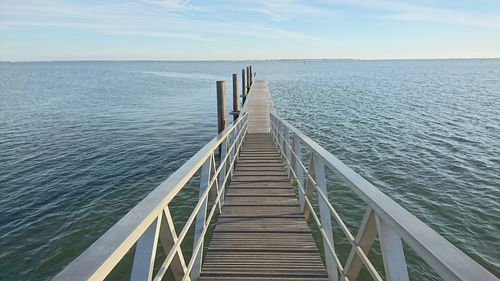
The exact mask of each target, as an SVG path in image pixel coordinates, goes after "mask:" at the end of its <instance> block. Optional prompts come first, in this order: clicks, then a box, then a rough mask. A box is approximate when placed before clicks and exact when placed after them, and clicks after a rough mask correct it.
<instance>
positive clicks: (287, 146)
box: [284, 126, 291, 178]
mask: <svg viewBox="0 0 500 281" xmlns="http://www.w3.org/2000/svg"><path fill="white" fill-rule="evenodd" d="M284 133H285V141H284V144H285V155H286V158H287V159H288V161H290V155H291V150H290V131H289V130H288V126H285V131H284ZM288 161H285V165H286V174H287V176H288V178H290V176H291V173H290V169H291V167H290V163H289V162H288Z"/></svg>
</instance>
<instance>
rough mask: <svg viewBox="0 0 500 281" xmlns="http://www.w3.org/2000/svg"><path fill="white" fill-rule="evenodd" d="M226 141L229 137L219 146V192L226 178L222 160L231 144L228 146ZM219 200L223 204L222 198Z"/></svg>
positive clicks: (225, 169) (225, 166)
mask: <svg viewBox="0 0 500 281" xmlns="http://www.w3.org/2000/svg"><path fill="white" fill-rule="evenodd" d="M228 141H229V136H227V137H226V139H225V140H224V141H223V142H222V144H221V153H220V164H219V165H220V167H221V170H220V174H219V186H218V188H219V192H221V189H223V188H224V187H223V186H222V183H223V182H224V179H225V177H226V171H227V168H228V164H227V160H226V162H224V163H222V161H223V160H224V158H226V155H227V149H228V147H230V146H231V144H228ZM214 169H215V167H214ZM212 194H213V193H212ZM220 200H221V202H222V203H224V196H221V198H220Z"/></svg>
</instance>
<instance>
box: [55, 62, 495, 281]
mask: <svg viewBox="0 0 500 281" xmlns="http://www.w3.org/2000/svg"><path fill="white" fill-rule="evenodd" d="M251 73H252V72H251V67H247V68H246V71H245V69H243V70H242V85H241V86H242V98H243V100H246V102H245V104H244V106H243V108H242V109H241V110H238V104H237V103H233V112H232V113H233V114H234V116H235V117H234V121H233V123H232V124H230V125H229V126H227V127H226V119H225V117H226V113H225V112H224V109H225V101H224V97H225V81H217V97H218V100H219V101H220V103H219V105H218V111H219V122H218V124H219V134H218V135H217V137H215V138H214V139H212V140H211V141H210V142H209V143H208V144H206V145H205V146H204V147H203V148H202V149H200V151H198V152H197V153H196V154H195V155H194V156H193V157H192V158H190V159H189V160H188V161H187V162H186V163H185V164H184V165H182V166H181V167H180V168H179V169H178V170H176V171H175V172H174V173H173V174H172V175H170V176H169V177H168V178H167V179H166V180H165V181H163V182H162V183H161V184H160V185H159V186H158V187H157V188H156V189H154V190H153V191H152V192H151V193H150V194H149V195H147V196H146V197H145V198H144V199H143V200H142V201H141V202H140V203H139V204H138V205H137V206H135V207H134V208H133V209H132V210H131V211H130V212H129V213H127V214H126V215H125V216H124V217H123V218H121V219H120V220H119V221H118V222H117V223H116V224H115V225H114V226H113V227H111V228H110V229H109V230H108V231H107V232H106V233H105V234H104V235H102V236H101V237H100V238H99V239H98V240H97V241H96V242H95V243H94V244H92V245H91V246H90V247H89V248H88V249H87V250H85V251H84V252H83V253H82V254H81V255H80V256H79V257H78V258H76V259H75V260H74V261H73V262H72V263H71V264H69V265H68V266H67V267H66V268H65V269H64V270H63V271H62V272H60V273H59V274H58V275H57V276H55V278H54V280H62V281H65V280H77V281H84V280H104V279H105V278H106V277H107V276H108V275H109V274H110V273H111V272H112V270H113V269H114V268H115V267H116V265H117V264H119V263H120V262H121V261H122V260H123V259H124V257H125V256H126V254H127V253H129V252H131V251H132V250H133V253H134V256H133V265H132V267H131V268H130V270H131V273H130V276H131V278H130V279H131V280H138V281H142V280H155V281H161V280H164V279H165V278H164V277H166V274H167V273H169V272H170V274H171V275H172V277H173V279H174V280H176V281H196V280H202V281H216V280H236V281H238V280H247V281H248V280H289V281H291V280H294V281H298V280H332V281H338V280H341V281H354V280H357V279H358V275H359V273H360V271H361V269H362V268H364V269H365V270H366V272H367V273H368V274H369V277H370V278H371V280H377V281H382V280H389V281H394V280H398V281H409V280H410V279H409V272H408V270H407V265H406V259H405V251H404V250H403V243H402V242H403V241H404V242H405V244H406V245H407V247H410V248H411V249H412V250H413V251H414V253H415V254H417V255H418V256H419V257H420V258H421V259H422V260H423V261H424V262H425V263H427V265H428V266H430V267H431V268H432V269H433V271H434V272H435V273H437V274H438V275H439V276H440V277H441V278H443V279H444V280H463V281H465V280H485V281H500V280H499V279H498V278H496V277H495V276H494V275H493V274H492V273H490V272H488V271H487V270H486V269H484V268H483V267H481V265H479V264H478V263H477V262H475V261H474V260H472V259H471V258H470V257H468V256H467V255H465V254H464V253H463V252H462V251H460V250H459V249H458V248H457V247H455V246H454V245H453V244H451V243H450V242H449V241H447V240H446V239H445V238H443V237H442V236H441V235H439V234H438V233H437V232H435V231H434V230H432V229H431V228H430V227H429V226H427V225H426V224H425V223H423V222H422V221H420V220H419V219H418V218H417V217H415V216H414V215H412V214H411V213H409V212H408V211H407V210H406V209H404V208H403V207H402V206H400V205H399V204H397V203H396V202H394V201H393V200H392V199H390V198H389V197H388V196H387V195H385V194H384V193H382V192H381V191H380V190H378V189H377V188H376V187H375V186H373V185H372V184H371V183H370V182H368V181H367V180H365V179H364V178H363V177H361V176H360V175H359V174H357V173H356V172H354V171H353V170H352V169H350V168H349V167H348V166H347V165H345V164H344V163H342V161H340V160H339V159H337V158H336V157H335V156H333V155H332V154H331V153H329V152H328V151H326V150H325V149H324V148H322V147H321V146H320V145H319V144H317V143H316V142H314V141H313V140H312V139H310V138H309V137H307V136H306V135H305V134H304V133H302V132H301V131H300V130H298V129H296V128H295V127H293V126H292V125H291V124H289V123H288V122H287V121H285V120H283V119H282V118H281V117H279V116H278V115H277V114H276V113H275V112H274V110H273V107H272V102H271V96H270V93H269V89H268V87H267V84H266V82H265V81H262V80H253V77H252V74H251ZM237 78H238V77H237V75H233V97H238V96H239V95H238V93H237V89H238V87H237V85H236V82H235V81H237V80H238V79H237ZM247 91H249V92H247ZM219 152H220V156H216V155H218V153H219ZM305 156H308V159H304V158H305ZM327 172H330V173H333V174H334V175H335V176H336V177H337V178H339V179H340V180H342V181H343V182H344V183H345V185H346V186H347V187H348V188H350V189H351V191H352V192H353V194H356V195H357V196H358V197H359V198H360V199H361V200H362V201H364V206H365V207H366V211H365V213H364V216H363V219H362V221H361V223H360V225H359V228H358V230H357V233H354V234H353V233H352V232H351V230H350V229H349V228H348V227H347V226H346V224H345V223H344V221H343V219H342V218H341V216H340V214H339V212H337V211H336V209H335V208H334V206H333V205H332V203H331V202H330V200H331V198H329V197H328V185H329V184H328V182H327V177H326V173H327ZM197 175H199V197H198V202H197V203H196V206H194V208H193V211H192V213H191V215H190V216H189V218H188V219H187V221H186V222H184V223H183V225H182V229H180V230H178V229H175V228H176V227H175V224H174V218H173V217H172V215H171V211H170V202H171V201H172V200H173V199H174V198H175V197H176V196H177V195H178V194H179V192H180V191H181V190H182V189H183V188H184V187H185V186H186V185H187V183H188V182H189V181H190V180H191V179H193V178H195V177H197ZM291 182H294V183H295V185H296V187H297V192H295V191H294V189H292V185H291ZM330 188H331V187H330ZM313 196H317V197H316V199H315V200H313ZM313 202H314V203H313ZM313 204H317V205H315V206H313ZM209 207H210V208H209ZM318 209H319V212H317V211H316V210H318ZM216 214H219V216H218V218H217V220H216V222H215V229H214V233H213V236H212V239H211V240H210V241H206V236H207V235H206V234H207V231H208V229H209V227H210V224H211V223H212V222H213V221H214V218H215V215H216ZM305 214H307V215H305ZM305 217H307V218H308V219H309V221H308V222H310V223H314V224H315V225H316V227H317V229H318V230H319V233H320V234H321V238H322V243H316V242H315V241H314V240H313V237H312V234H311V230H310V228H309V225H308V222H306V219H305ZM333 224H335V226H336V227H337V228H338V229H339V232H342V233H343V234H344V235H345V237H346V239H347V241H349V242H350V243H351V249H350V250H349V252H348V253H344V254H346V255H347V256H348V257H347V260H345V261H344V262H341V261H340V259H339V258H338V254H337V252H336V250H335V241H334V238H333V237H334V236H333ZM192 231H194V233H193V232H192ZM189 232H191V233H193V236H194V237H193V244H192V245H188V246H192V249H193V250H192V255H190V258H189V259H188V260H186V259H185V255H184V254H183V248H184V247H185V246H186V245H185V244H184V245H182V243H183V242H185V241H186V240H187V239H185V238H186V237H187V236H188V233H189ZM377 237H378V240H379V245H380V252H381V255H382V257H381V258H382V261H383V267H384V268H383V273H384V274H383V276H381V275H380V272H381V269H380V268H375V266H374V265H373V263H372V262H371V261H370V259H369V258H368V254H369V253H370V250H371V247H372V244H373V242H374V240H375V239H376V238H377ZM204 244H208V249H207V251H206V253H204V248H205V247H204V246H203V245H204ZM159 245H161V247H158V246H159ZM318 245H319V247H318ZM157 250H160V251H163V254H164V255H162V257H163V260H161V261H157V260H156V259H157V258H158V256H159V255H157V253H156V251H157ZM322 257H323V258H322ZM379 258H380V257H379ZM155 264H156V265H158V264H160V266H155ZM366 278H367V276H363V280H365V279H366ZM169 280H170V279H169Z"/></svg>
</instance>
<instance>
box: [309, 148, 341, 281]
mask: <svg viewBox="0 0 500 281" xmlns="http://www.w3.org/2000/svg"><path fill="white" fill-rule="evenodd" d="M313 161H314V176H315V177H314V179H315V181H316V184H317V185H318V188H319V190H321V192H323V194H325V195H327V196H328V191H327V189H326V176H325V164H324V160H323V159H322V158H320V157H319V156H316V155H313ZM318 205H319V215H320V220H321V227H322V228H323V230H324V232H325V236H326V237H325V236H323V248H324V251H325V263H326V270H327V272H328V279H329V280H332V281H337V280H338V279H339V276H338V271H337V262H336V260H335V258H334V257H333V254H332V253H331V252H330V251H329V250H327V246H326V245H327V242H326V241H327V240H328V242H329V243H330V244H331V245H332V247H333V250H335V246H334V242H333V230H332V219H331V216H330V210H329V208H328V204H327V203H326V202H325V201H324V200H323V199H322V198H321V196H320V195H319V194H318Z"/></svg>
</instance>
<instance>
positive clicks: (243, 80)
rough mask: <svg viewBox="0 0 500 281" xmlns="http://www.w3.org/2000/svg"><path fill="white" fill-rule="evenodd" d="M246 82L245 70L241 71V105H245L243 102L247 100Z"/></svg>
mask: <svg viewBox="0 0 500 281" xmlns="http://www.w3.org/2000/svg"><path fill="white" fill-rule="evenodd" d="M246 84H247V80H246V73H245V69H242V70H241V104H242V105H243V104H245V101H246V100H247V86H246Z"/></svg>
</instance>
